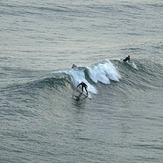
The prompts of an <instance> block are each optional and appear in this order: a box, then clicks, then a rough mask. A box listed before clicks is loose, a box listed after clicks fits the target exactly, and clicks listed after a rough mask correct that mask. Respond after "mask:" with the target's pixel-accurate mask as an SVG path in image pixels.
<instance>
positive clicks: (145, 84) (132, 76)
mask: <svg viewBox="0 0 163 163" xmlns="http://www.w3.org/2000/svg"><path fill="white" fill-rule="evenodd" d="M161 69H162V65H160V64H158V63H156V62H152V61H150V60H148V61H146V60H142V61H139V60H134V61H132V62H131V63H124V62H123V61H121V60H111V61H110V60H108V59H106V60H104V61H101V62H99V63H95V64H92V65H90V66H87V67H75V68H70V69H66V70H57V71H52V72H51V73H50V74H48V75H47V76H46V77H43V78H42V79H39V80H35V81H33V82H30V83H28V84H27V85H30V86H29V87H33V89H51V88H54V90H55V91H59V92H60V93H61V92H62V91H63V90H64V89H67V90H73V89H75V88H76V86H77V85H78V84H79V83H80V82H82V81H83V82H85V83H86V84H87V85H88V91H89V92H90V93H92V94H98V92H101V91H104V92H103V93H105V88H104V87H103V88H104V90H100V89H101V87H100V88H99V84H100V85H101V84H102V85H114V87H115V89H120V90H119V91H122V90H121V89H124V90H126V89H129V88H130V89H142V90H149V89H154V88H159V87H161V83H162V71H161ZM115 83H117V84H115ZM105 87H106V86H105ZM116 87H117V88H116Z"/></svg>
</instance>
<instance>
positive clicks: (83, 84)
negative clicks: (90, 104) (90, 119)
mask: <svg viewBox="0 0 163 163" xmlns="http://www.w3.org/2000/svg"><path fill="white" fill-rule="evenodd" d="M80 85H81V86H82V92H83V88H85V90H86V92H87V94H88V91H87V84H85V83H84V82H81V83H80V84H79V85H78V86H77V87H79V86H80Z"/></svg>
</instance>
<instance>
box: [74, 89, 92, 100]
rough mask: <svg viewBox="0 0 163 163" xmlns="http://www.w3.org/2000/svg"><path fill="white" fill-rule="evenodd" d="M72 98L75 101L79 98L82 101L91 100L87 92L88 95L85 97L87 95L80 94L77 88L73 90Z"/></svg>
mask: <svg viewBox="0 0 163 163" xmlns="http://www.w3.org/2000/svg"><path fill="white" fill-rule="evenodd" d="M72 97H73V98H75V99H79V98H80V99H81V98H82V99H85V98H89V99H92V97H91V94H90V93H89V92H88V95H87V93H86V92H85V91H84V92H82V90H81V89H80V88H77V89H75V90H74V92H73V95H72Z"/></svg>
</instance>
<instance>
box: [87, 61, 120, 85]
mask: <svg viewBox="0 0 163 163" xmlns="http://www.w3.org/2000/svg"><path fill="white" fill-rule="evenodd" d="M87 69H88V75H89V77H90V78H91V80H92V81H93V82H95V83H98V82H101V83H103V84H109V83H110V80H113V81H119V79H120V78H121V77H120V75H119V73H118V71H117V70H116V68H115V67H114V65H113V64H112V63H111V62H110V61H109V60H105V61H104V62H103V63H99V64H96V65H93V66H91V67H88V68H87Z"/></svg>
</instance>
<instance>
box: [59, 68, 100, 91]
mask: <svg viewBox="0 0 163 163" xmlns="http://www.w3.org/2000/svg"><path fill="white" fill-rule="evenodd" d="M58 72H59V73H65V74H68V75H70V77H71V81H72V83H73V86H74V87H75V88H76V87H77V85H78V84H79V83H81V82H82V81H83V82H84V83H86V84H87V86H88V88H87V90H88V92H90V93H93V94H97V92H98V91H97V89H96V88H95V87H94V86H93V85H91V84H90V83H89V82H88V81H87V80H86V78H85V73H84V70H82V69H78V68H75V69H70V70H64V71H58Z"/></svg>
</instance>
